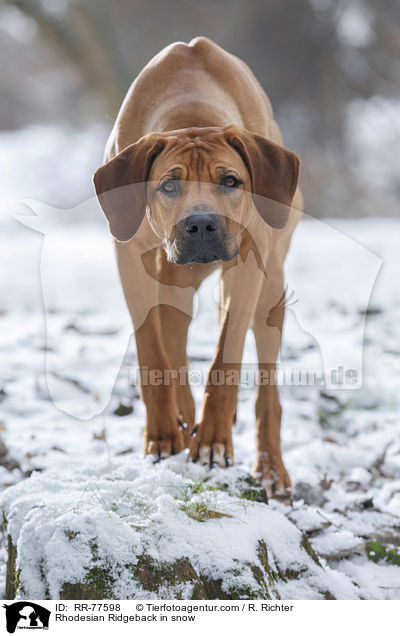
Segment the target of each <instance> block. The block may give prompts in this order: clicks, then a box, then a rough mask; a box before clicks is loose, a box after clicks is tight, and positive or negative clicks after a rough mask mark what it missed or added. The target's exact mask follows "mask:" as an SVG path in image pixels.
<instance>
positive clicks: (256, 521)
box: [0, 453, 357, 600]
mask: <svg viewBox="0 0 400 636" xmlns="http://www.w3.org/2000/svg"><path fill="white" fill-rule="evenodd" d="M257 491H258V493H257ZM0 505H1V506H2V510H3V515H4V518H5V520H6V527H7V533H8V567H7V598H41V599H76V600H80V599H106V598H119V599H129V598H140V599H143V598H158V599H258V598H259V599H280V598H284V599H286V598H336V597H337V596H339V597H340V598H357V596H356V593H355V591H354V590H355V588H353V586H352V585H351V584H350V582H349V581H348V579H346V577H345V576H344V575H341V574H338V573H337V572H333V571H331V570H330V569H329V568H328V567H326V566H324V565H322V564H321V562H320V560H319V558H318V556H317V555H316V554H315V552H314V551H313V549H312V548H311V546H310V544H309V542H308V539H307V538H306V536H305V535H304V534H302V533H301V532H300V531H299V530H298V529H297V528H296V527H295V525H294V524H293V523H292V522H291V521H289V520H288V519H287V518H286V516H285V515H284V514H282V512H279V511H278V510H274V509H273V508H271V507H270V506H269V505H267V504H266V503H265V495H263V494H262V491H261V489H260V488H259V486H258V485H257V484H256V483H255V482H254V481H253V480H251V478H249V477H248V476H247V475H246V474H245V473H244V472H243V471H241V470H240V469H238V468H230V469H227V470H221V469H213V470H212V471H207V470H206V469H205V468H203V467H201V466H198V465H196V464H189V463H186V461H185V455H184V454H183V453H182V454H181V455H179V456H177V457H174V458H171V459H170V460H167V461H164V462H161V463H159V464H156V465H154V464H152V463H150V462H149V461H147V460H139V459H134V458H130V459H129V460H127V458H124V457H121V458H115V459H114V460H112V461H111V462H110V461H104V464H103V465H94V466H93V465H92V466H87V467H85V469H84V470H83V469H82V468H79V467H77V468H75V469H71V473H70V475H69V476H68V479H65V477H64V475H63V479H62V480H61V479H60V478H59V477H58V475H57V473H56V472H52V471H44V472H43V473H41V474H36V473H34V474H33V475H32V476H31V477H29V478H28V479H26V480H25V481H22V482H20V483H18V484H17V485H15V486H13V487H10V488H8V489H7V490H6V491H5V492H4V493H3V495H2V497H1V500H0ZM282 508H283V506H282Z"/></svg>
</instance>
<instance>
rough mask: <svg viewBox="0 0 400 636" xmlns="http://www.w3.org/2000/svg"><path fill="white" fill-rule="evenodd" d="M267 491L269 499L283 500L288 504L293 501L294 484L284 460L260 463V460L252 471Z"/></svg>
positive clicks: (253, 475)
mask: <svg viewBox="0 0 400 636" xmlns="http://www.w3.org/2000/svg"><path fill="white" fill-rule="evenodd" d="M251 475H252V477H254V479H256V480H257V481H258V482H259V483H260V485H261V486H262V487H263V488H264V490H265V492H266V493H267V497H268V499H276V500H278V501H282V502H283V503H284V504H286V505H287V506H288V505H290V503H291V497H292V484H291V481H290V477H289V474H288V472H287V470H286V468H285V466H284V465H283V462H282V461H280V462H274V463H273V465H271V464H270V463H269V462H267V463H266V464H265V463H263V464H262V465H260V463H259V462H258V463H257V464H256V465H255V467H254V468H253V470H252V472H251Z"/></svg>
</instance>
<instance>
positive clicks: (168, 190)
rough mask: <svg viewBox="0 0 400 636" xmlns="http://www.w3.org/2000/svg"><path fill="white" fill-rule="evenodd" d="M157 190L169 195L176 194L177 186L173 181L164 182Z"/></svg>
mask: <svg viewBox="0 0 400 636" xmlns="http://www.w3.org/2000/svg"><path fill="white" fill-rule="evenodd" d="M158 189H159V190H160V192H163V193H164V194H169V195H171V194H172V195H173V194H177V192H178V186H177V184H176V183H175V181H164V183H162V184H161V186H160V187H159V188H158Z"/></svg>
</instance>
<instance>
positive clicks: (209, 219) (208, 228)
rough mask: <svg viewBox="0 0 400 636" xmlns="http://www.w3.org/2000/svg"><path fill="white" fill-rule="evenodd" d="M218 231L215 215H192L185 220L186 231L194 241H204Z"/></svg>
mask: <svg viewBox="0 0 400 636" xmlns="http://www.w3.org/2000/svg"><path fill="white" fill-rule="evenodd" d="M217 229H218V221H217V218H216V216H215V214H191V215H190V216H188V217H187V219H185V230H186V233H187V235H188V236H189V237H190V238H191V239H192V241H204V240H207V239H209V238H211V237H212V236H213V234H215V232H216V231H217Z"/></svg>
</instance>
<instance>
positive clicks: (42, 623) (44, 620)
mask: <svg viewBox="0 0 400 636" xmlns="http://www.w3.org/2000/svg"><path fill="white" fill-rule="evenodd" d="M3 607H4V608H5V610H6V623H7V624H6V627H7V631H8V633H9V634H14V632H15V630H16V629H49V618H50V614H51V612H50V610H48V609H46V608H45V607H42V606H41V605H37V604H36V603H31V602H27V601H18V602H16V603H11V604H10V605H3Z"/></svg>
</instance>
